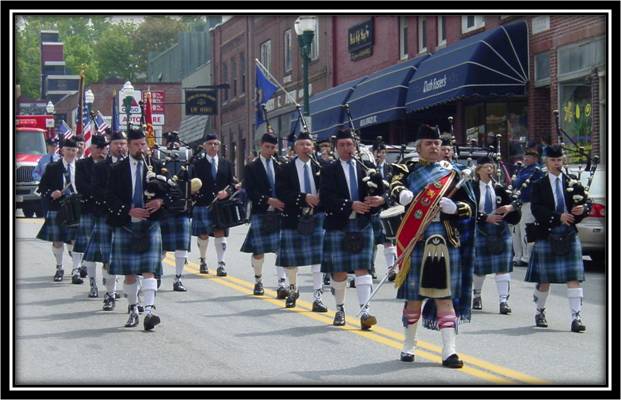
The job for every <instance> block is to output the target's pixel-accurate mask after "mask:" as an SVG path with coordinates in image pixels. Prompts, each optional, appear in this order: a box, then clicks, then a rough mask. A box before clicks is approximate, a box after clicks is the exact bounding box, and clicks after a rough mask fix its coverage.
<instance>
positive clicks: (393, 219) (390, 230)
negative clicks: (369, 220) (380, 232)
mask: <svg viewBox="0 0 621 400" xmlns="http://www.w3.org/2000/svg"><path fill="white" fill-rule="evenodd" d="M404 215H405V207H403V206H402V205H396V206H393V207H390V208H387V209H386V210H384V211H382V212H380V221H381V223H382V228H384V233H385V235H386V239H390V240H393V239H396V237H397V231H398V230H399V225H401V221H402V220H403V216H404Z"/></svg>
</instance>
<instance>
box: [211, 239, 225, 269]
mask: <svg viewBox="0 0 621 400" xmlns="http://www.w3.org/2000/svg"><path fill="white" fill-rule="evenodd" d="M214 242H215V244H216V254H217V255H218V264H219V263H223V262H224V253H225V252H226V238H225V237H224V236H223V237H219V238H215V239H214Z"/></svg>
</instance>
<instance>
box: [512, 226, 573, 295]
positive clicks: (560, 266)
mask: <svg viewBox="0 0 621 400" xmlns="http://www.w3.org/2000/svg"><path fill="white" fill-rule="evenodd" d="M565 229H566V228H565V227H563V226H557V227H554V228H552V233H563V232H564V230H565ZM524 280H525V281H526V282H537V283H567V282H569V281H580V282H582V281H584V263H583V262H582V246H581V245H580V241H579V240H578V234H576V236H575V238H574V242H573V243H572V246H571V250H570V252H569V254H567V255H564V256H556V255H554V254H553V253H552V248H551V246H550V242H549V241H548V239H545V240H538V241H536V242H535V245H534V246H533V250H532V252H531V254H530V260H529V261H528V270H527V271H526V277H525V278H524Z"/></svg>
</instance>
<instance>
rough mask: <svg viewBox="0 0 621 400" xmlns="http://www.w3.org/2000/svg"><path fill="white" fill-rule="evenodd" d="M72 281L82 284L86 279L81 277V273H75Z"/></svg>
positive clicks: (75, 283)
mask: <svg viewBox="0 0 621 400" xmlns="http://www.w3.org/2000/svg"><path fill="white" fill-rule="evenodd" d="M71 283H73V284H74V285H81V284H83V283H84V280H83V279H82V278H80V275H79V274H75V275H72V276H71Z"/></svg>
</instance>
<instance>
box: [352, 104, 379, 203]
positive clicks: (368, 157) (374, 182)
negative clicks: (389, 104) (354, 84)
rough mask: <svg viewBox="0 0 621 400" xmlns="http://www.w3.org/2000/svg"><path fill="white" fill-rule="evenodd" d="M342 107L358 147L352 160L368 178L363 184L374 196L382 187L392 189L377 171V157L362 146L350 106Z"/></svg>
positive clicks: (363, 179)
mask: <svg viewBox="0 0 621 400" xmlns="http://www.w3.org/2000/svg"><path fill="white" fill-rule="evenodd" d="M341 107H342V108H343V109H344V110H345V113H346V114H347V119H348V121H349V127H350V130H351V134H352V136H353V138H354V145H355V146H356V152H355V153H353V154H352V155H351V156H352V159H353V160H354V161H355V162H356V163H358V165H360V166H361V167H362V169H364V171H365V174H366V176H365V177H364V178H362V182H363V183H364V184H366V185H367V187H368V189H369V194H370V195H371V196H373V195H374V194H375V193H376V192H377V191H378V189H379V188H380V187H384V188H386V189H388V188H389V187H390V184H389V183H388V182H387V181H385V180H384V179H383V178H382V175H381V174H380V173H379V172H378V171H377V170H376V169H375V157H374V156H373V153H372V152H371V151H369V149H368V148H366V147H364V146H360V144H361V139H360V135H359V133H358V130H357V129H356V127H355V126H354V121H353V119H352V117H351V111H350V109H349V104H348V103H345V104H343V105H341ZM365 162H366V163H365ZM367 163H368V164H367Z"/></svg>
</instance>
